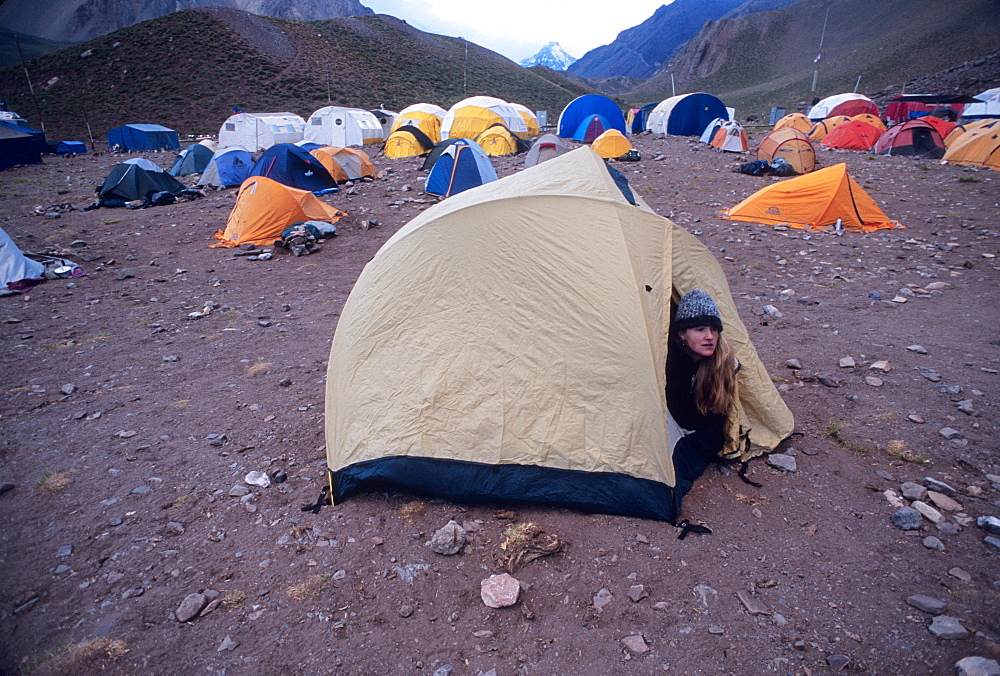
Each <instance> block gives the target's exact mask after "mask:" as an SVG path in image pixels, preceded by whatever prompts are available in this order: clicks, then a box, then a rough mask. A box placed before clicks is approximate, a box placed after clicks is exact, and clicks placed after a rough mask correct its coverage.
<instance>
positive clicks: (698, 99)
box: [646, 92, 729, 136]
mask: <svg viewBox="0 0 1000 676" xmlns="http://www.w3.org/2000/svg"><path fill="white" fill-rule="evenodd" d="M717 117H721V118H722V119H723V120H728V119H729V110H728V109H727V108H726V104H724V103H723V102H722V101H720V100H719V99H717V98H716V97H714V96H712V95H711V94H705V93H704V92H698V93H695V94H678V95H677V96H671V97H670V98H668V99H664V100H663V101H660V103H658V104H657V105H656V107H655V108H653V111H652V112H651V113H650V114H649V120H648V121H647V123H646V128H647V129H649V131H651V132H653V133H654V134H673V135H675V136H698V135H700V134H701V133H702V132H704V131H705V127H707V126H708V123H709V122H711V121H712V120H714V119H715V118H717Z"/></svg>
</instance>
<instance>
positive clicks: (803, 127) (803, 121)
mask: <svg viewBox="0 0 1000 676" xmlns="http://www.w3.org/2000/svg"><path fill="white" fill-rule="evenodd" d="M787 127H791V128H792V129H795V130H797V131H800V132H802V133H803V134H808V133H809V132H811V131H812V128H813V123H812V120H810V119H809V118H808V117H806V116H805V115H803V114H802V113H789V114H788V115H785V116H784V117H783V118H781V119H780V120H778V121H777V122H775V123H774V129H772V130H771V131H778V130H779V129H785V128H787Z"/></svg>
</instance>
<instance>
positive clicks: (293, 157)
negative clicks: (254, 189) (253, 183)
mask: <svg viewBox="0 0 1000 676" xmlns="http://www.w3.org/2000/svg"><path fill="white" fill-rule="evenodd" d="M250 176H266V177H268V178H270V179H273V180H275V181H277V182H278V183H282V184H284V185H287V186H288V187H290V188H298V189H299V190H308V191H309V192H331V191H336V190H337V182H336V181H335V180H334V179H333V176H331V175H330V172H329V171H327V170H326V167H324V166H323V163H322V162H320V161H319V160H318V159H316V158H315V157H313V156H312V155H310V154H309V153H307V152H306V151H305V150H303V149H302V148H299V147H298V146H297V145H295V144H294V143H278V144H276V145H273V146H271V147H270V148H268V149H267V150H265V151H264V154H263V155H261V156H260V159H258V160H257V161H256V162H255V163H254V165H253V168H252V169H250Z"/></svg>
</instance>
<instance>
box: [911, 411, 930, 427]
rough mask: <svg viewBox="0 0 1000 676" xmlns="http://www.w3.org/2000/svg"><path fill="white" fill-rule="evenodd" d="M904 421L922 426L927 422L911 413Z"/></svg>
mask: <svg viewBox="0 0 1000 676" xmlns="http://www.w3.org/2000/svg"><path fill="white" fill-rule="evenodd" d="M906 419H907V420H909V421H910V422H911V423H916V424H918V425H923V424H924V423H925V422H927V421H926V420H924V419H923V417H922V416H919V415H917V414H916V413H911V414H910V415H908V416H906Z"/></svg>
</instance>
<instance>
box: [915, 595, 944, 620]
mask: <svg viewBox="0 0 1000 676" xmlns="http://www.w3.org/2000/svg"><path fill="white" fill-rule="evenodd" d="M906 602H907V603H908V604H910V605H911V606H913V607H914V608H916V609H917V610H922V611H924V612H925V613H930V614H931V615H940V614H941V613H943V612H944V611H945V610H946V609H947V608H948V602H947V601H942V600H941V599H936V598H934V597H933V596H927V595H925V594H914V595H913V596H907V597H906Z"/></svg>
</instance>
